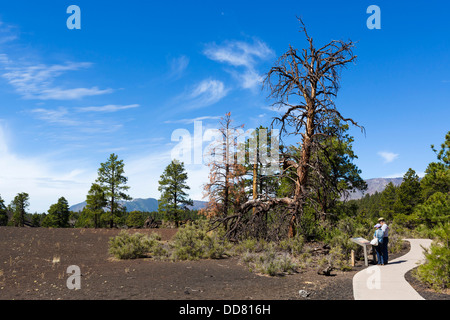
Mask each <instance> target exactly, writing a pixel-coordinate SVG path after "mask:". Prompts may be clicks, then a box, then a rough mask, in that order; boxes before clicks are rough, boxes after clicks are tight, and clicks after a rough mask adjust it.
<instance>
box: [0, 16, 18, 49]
mask: <svg viewBox="0 0 450 320" xmlns="http://www.w3.org/2000/svg"><path fill="white" fill-rule="evenodd" d="M17 38H18V35H17V28H16V27H15V26H13V25H11V24H6V23H4V22H3V21H0V44H4V43H7V42H10V41H13V40H16V39H17Z"/></svg>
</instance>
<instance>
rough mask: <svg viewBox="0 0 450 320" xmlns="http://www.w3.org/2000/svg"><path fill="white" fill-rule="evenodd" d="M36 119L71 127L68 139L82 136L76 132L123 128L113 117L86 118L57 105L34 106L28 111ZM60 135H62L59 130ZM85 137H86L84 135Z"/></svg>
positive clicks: (108, 130) (87, 132)
mask: <svg viewBox="0 0 450 320" xmlns="http://www.w3.org/2000/svg"><path fill="white" fill-rule="evenodd" d="M29 112H30V114H32V115H34V116H35V117H36V118H37V119H39V120H42V121H45V122H46V123H48V124H53V125H59V126H63V127H67V128H71V130H72V131H71V132H72V133H73V134H71V135H70V139H71V140H73V139H77V138H83V136H79V135H76V134H75V133H76V132H81V133H85V134H95V133H99V132H102V133H112V132H116V131H118V130H120V129H121V128H123V124H121V123H117V121H116V120H114V119H103V118H100V119H96V118H93V119H86V118H85V117H81V116H80V115H78V112H74V111H73V110H71V109H69V108H66V107H59V108H57V109H45V108H35V109H32V110H30V111H29ZM59 136H60V137H64V136H63V135H61V132H59ZM84 138H86V137H84Z"/></svg>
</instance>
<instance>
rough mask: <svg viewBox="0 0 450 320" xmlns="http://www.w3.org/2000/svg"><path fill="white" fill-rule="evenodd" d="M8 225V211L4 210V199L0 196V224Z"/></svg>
mask: <svg viewBox="0 0 450 320" xmlns="http://www.w3.org/2000/svg"><path fill="white" fill-rule="evenodd" d="M6 225H8V211H7V210H6V206H5V200H3V199H2V197H0V226H6Z"/></svg>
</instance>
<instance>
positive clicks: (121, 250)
mask: <svg viewBox="0 0 450 320" xmlns="http://www.w3.org/2000/svg"><path fill="white" fill-rule="evenodd" d="M155 241H157V240H156V238H150V237H148V236H145V235H143V234H141V233H134V234H131V233H128V232H127V231H125V230H122V231H121V232H120V233H119V235H117V236H115V237H113V238H110V240H109V253H110V254H112V255H113V256H114V257H116V258H118V259H136V258H141V257H143V256H145V254H146V253H148V252H149V251H150V250H151V247H152V245H153V244H154V243H153V242H155Z"/></svg>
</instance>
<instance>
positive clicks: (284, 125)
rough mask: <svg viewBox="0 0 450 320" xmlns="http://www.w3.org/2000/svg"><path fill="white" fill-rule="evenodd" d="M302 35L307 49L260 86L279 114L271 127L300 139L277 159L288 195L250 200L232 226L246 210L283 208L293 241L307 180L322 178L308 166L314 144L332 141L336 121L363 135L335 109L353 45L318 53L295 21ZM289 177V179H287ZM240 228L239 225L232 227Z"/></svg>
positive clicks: (285, 58)
mask: <svg viewBox="0 0 450 320" xmlns="http://www.w3.org/2000/svg"><path fill="white" fill-rule="evenodd" d="M299 22H300V32H301V33H303V34H304V35H305V37H306V40H307V46H306V47H305V48H304V49H302V50H298V49H295V48H293V47H292V46H289V49H288V50H287V51H286V52H285V53H284V54H283V55H281V56H280V57H279V59H278V60H277V61H276V63H275V65H274V66H273V67H272V68H271V69H270V71H269V72H268V73H267V75H266V77H265V80H264V86H265V88H268V89H269V96H268V98H269V99H273V100H274V101H275V103H274V105H275V106H277V107H278V109H279V110H280V116H278V117H276V118H274V120H273V122H272V126H274V125H278V126H279V127H280V128H279V129H280V138H281V139H282V138H283V137H288V136H294V137H298V139H295V138H294V140H297V142H298V147H296V148H297V152H291V151H290V150H292V148H286V149H284V150H285V151H283V152H282V154H281V162H282V167H283V171H282V173H281V176H284V177H286V178H289V179H291V180H292V182H293V186H294V190H293V193H292V196H289V197H284V198H268V199H252V200H249V201H247V202H246V203H244V204H242V205H241V207H240V211H239V212H237V213H236V218H235V223H238V222H240V220H239V217H241V218H242V216H243V215H245V214H246V213H247V212H248V211H250V210H252V209H253V208H255V212H256V213H261V212H264V211H267V210H271V209H273V208H275V207H276V206H284V207H285V208H286V212H287V215H286V217H287V218H288V219H289V224H288V225H289V229H288V236H289V237H292V236H294V233H295V228H296V226H297V224H298V221H299V217H301V214H302V213H303V209H304V205H305V202H306V200H307V199H308V196H309V195H310V193H311V190H310V189H309V186H310V184H309V177H310V175H311V174H317V175H320V174H321V172H320V170H319V169H318V168H317V167H316V166H315V164H314V162H313V161H312V152H313V150H314V148H315V144H316V143H317V142H316V141H317V140H319V139H318V138H319V137H320V138H321V140H323V139H327V138H331V137H334V136H335V135H334V131H335V130H333V122H335V120H336V119H339V120H341V121H344V122H346V123H351V124H353V125H355V126H357V127H359V128H361V130H363V128H362V127H361V126H359V125H358V124H357V123H356V122H355V121H353V120H352V119H350V118H345V117H343V116H342V115H341V113H340V112H339V111H338V110H337V109H336V106H335V103H334V99H335V98H336V96H337V92H338V90H339V86H340V72H341V70H342V69H343V68H345V67H346V66H347V65H348V64H349V63H351V62H353V61H354V60H355V59H356V56H355V55H354V54H353V51H352V50H353V48H354V43H353V42H352V41H347V42H345V41H341V40H333V41H331V42H329V43H328V44H326V45H324V46H322V47H319V48H317V47H316V46H315V45H314V42H313V39H312V38H311V37H310V36H309V34H308V33H307V30H306V28H305V25H304V24H303V21H302V20H301V19H299ZM288 173H289V174H288ZM235 228H238V226H235Z"/></svg>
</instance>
